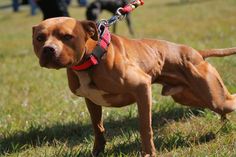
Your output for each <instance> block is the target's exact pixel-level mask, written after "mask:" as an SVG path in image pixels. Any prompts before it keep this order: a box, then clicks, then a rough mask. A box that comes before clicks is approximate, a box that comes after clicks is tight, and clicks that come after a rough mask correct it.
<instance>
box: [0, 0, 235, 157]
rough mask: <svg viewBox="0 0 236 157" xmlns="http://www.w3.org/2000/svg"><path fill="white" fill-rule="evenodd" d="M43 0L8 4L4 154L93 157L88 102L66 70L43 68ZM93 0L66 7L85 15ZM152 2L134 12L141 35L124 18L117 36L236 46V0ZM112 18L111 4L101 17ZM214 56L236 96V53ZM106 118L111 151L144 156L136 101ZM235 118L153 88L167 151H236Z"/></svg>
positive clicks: (2, 7) (2, 18) (3, 13)
mask: <svg viewBox="0 0 236 157" xmlns="http://www.w3.org/2000/svg"><path fill="white" fill-rule="evenodd" d="M40 1H41V2H40ZM42 1H43V0H38V1H32V0H29V1H26V0H23V1H20V0H19V1H18V2H16V1H14V0H12V1H11V0H1V1H0V156H23V157H25V156H37V157H39V156H89V154H90V151H91V149H92V146H93V131H92V128H91V124H90V118H89V115H88V112H87V109H86V105H85V103H84V101H83V99H82V98H78V97H76V96H74V95H72V94H71V92H70V91H69V88H68V86H67V78H66V72H65V69H61V70H49V69H43V68H41V67H40V66H39V64H38V59H37V58H36V56H35V55H34V52H33V48H32V39H31V36H32V26H34V25H37V24H38V23H39V22H40V21H42V20H43V18H45V16H44V14H43V13H42V8H43V7H45V6H46V8H47V7H48V6H50V5H49V4H50V3H52V1H51V0H48V1H44V2H45V3H44V4H42ZM106 1H109V0H106ZM115 1H116V2H119V0H115ZM92 2H94V1H92V0H87V1H85V0H71V1H64V2H61V3H60V5H59V7H62V8H63V7H64V9H66V11H65V10H64V11H62V12H63V15H65V16H70V17H73V18H76V19H80V20H83V19H86V18H87V17H86V11H87V9H88V7H89V6H90V4H91V3H92ZM144 2H145V4H144V6H141V7H139V8H137V9H136V10H135V11H134V12H132V13H131V15H130V20H131V25H132V28H133V31H134V35H132V34H131V33H130V32H129V29H128V27H127V24H126V22H125V21H121V22H119V23H118V25H117V28H116V33H117V34H119V35H123V36H127V37H130V38H156V39H163V40H168V41H172V42H176V43H181V44H187V45H189V46H191V47H193V48H196V49H208V48H225V47H235V46H236V1H235V0H145V1H144ZM17 3H18V4H17ZM40 3H41V4H40ZM62 3H63V5H61V4H62ZM40 5H41V6H40ZM56 5H58V4H55V5H53V6H54V7H55V6H56ZM108 8H110V7H108ZM49 10H50V9H49ZM51 11H52V10H51ZM112 15H113V14H112V13H111V11H110V12H109V11H107V10H106V9H104V10H103V11H102V12H100V11H99V16H98V19H108V18H110V17H111V16H112ZM111 30H112V29H111ZM208 61H209V62H210V63H211V64H213V65H214V66H215V67H216V69H217V70H218V72H219V73H220V75H221V76H222V78H223V80H224V83H225V85H226V86H227V88H228V89H229V91H230V92H231V93H236V56H229V57H225V58H210V59H208ZM103 115H104V116H103V117H104V122H105V127H106V128H107V131H106V136H107V141H108V142H107V147H106V150H105V154H104V156H138V154H139V151H140V149H141V147H140V146H141V145H140V137H139V131H138V121H137V108H136V105H131V106H128V107H124V108H119V109H116V108H104V109H103ZM229 119H230V122H228V123H227V124H226V125H223V124H222V123H221V122H220V120H219V116H218V115H216V114H215V113H212V112H211V111H209V110H199V109H193V108H188V107H184V106H181V105H179V104H176V103H174V102H173V100H172V99H170V98H169V97H162V96H160V86H159V85H154V86H153V128H154V137H155V145H156V147H157V151H158V152H157V153H158V155H160V156H236V143H235V141H236V114H235V113H232V114H230V115H229Z"/></svg>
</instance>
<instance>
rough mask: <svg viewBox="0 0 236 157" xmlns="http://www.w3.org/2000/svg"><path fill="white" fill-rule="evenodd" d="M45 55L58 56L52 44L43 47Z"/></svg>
mask: <svg viewBox="0 0 236 157" xmlns="http://www.w3.org/2000/svg"><path fill="white" fill-rule="evenodd" d="M43 55H45V56H48V57H54V56H56V50H55V48H54V47H52V46H45V47H44V48H43Z"/></svg>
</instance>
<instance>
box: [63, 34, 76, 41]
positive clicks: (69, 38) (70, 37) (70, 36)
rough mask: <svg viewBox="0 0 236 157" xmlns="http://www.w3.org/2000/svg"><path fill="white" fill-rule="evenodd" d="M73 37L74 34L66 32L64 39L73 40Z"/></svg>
mask: <svg viewBox="0 0 236 157" xmlns="http://www.w3.org/2000/svg"><path fill="white" fill-rule="evenodd" d="M72 38H73V36H72V35H70V34H66V35H63V37H62V40H64V41H69V40H71V39H72Z"/></svg>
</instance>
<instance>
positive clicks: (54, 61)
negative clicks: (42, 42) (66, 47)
mask: <svg viewBox="0 0 236 157" xmlns="http://www.w3.org/2000/svg"><path fill="white" fill-rule="evenodd" d="M40 65H41V66H42V67H51V66H53V65H55V66H58V65H59V62H58V52H57V50H56V48H54V47H53V46H45V47H43V50H42V53H41V56H40Z"/></svg>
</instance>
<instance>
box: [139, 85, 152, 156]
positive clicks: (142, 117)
mask: <svg viewBox="0 0 236 157" xmlns="http://www.w3.org/2000/svg"><path fill="white" fill-rule="evenodd" d="M136 94H137V95H136V100H137V105H138V113H139V125H140V126H139V127H140V135H141V140H142V149H143V152H142V156H152V157H154V156H156V149H155V146H154V143H153V131H152V113H151V112H152V111H151V108H152V89H151V83H143V84H142V85H139V87H138V90H136Z"/></svg>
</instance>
